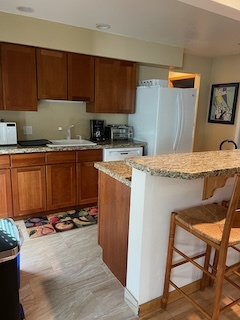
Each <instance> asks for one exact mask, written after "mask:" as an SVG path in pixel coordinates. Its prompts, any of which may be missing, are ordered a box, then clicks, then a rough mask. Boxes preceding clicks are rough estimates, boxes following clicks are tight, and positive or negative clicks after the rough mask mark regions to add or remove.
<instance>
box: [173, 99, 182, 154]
mask: <svg viewBox="0 0 240 320" xmlns="http://www.w3.org/2000/svg"><path fill="white" fill-rule="evenodd" d="M182 107H183V106H182V101H181V102H180V97H179V94H178V95H177V128H176V135H175V139H174V143H173V151H174V152H176V150H177V148H178V145H179V142H180V138H181V132H182V123H183V119H182V117H183V110H182Z"/></svg>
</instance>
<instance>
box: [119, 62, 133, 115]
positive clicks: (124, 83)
mask: <svg viewBox="0 0 240 320" xmlns="http://www.w3.org/2000/svg"><path fill="white" fill-rule="evenodd" d="M117 75H118V80H117V88H118V91H117V108H118V112H119V113H134V112H135V95H136V63H134V62H128V61H119V63H118V72H117Z"/></svg>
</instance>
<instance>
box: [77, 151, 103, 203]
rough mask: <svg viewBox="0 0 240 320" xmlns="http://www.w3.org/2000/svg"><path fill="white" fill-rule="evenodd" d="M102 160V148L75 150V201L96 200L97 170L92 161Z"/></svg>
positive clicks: (94, 201) (90, 201) (93, 201)
mask: <svg viewBox="0 0 240 320" xmlns="http://www.w3.org/2000/svg"><path fill="white" fill-rule="evenodd" d="M97 161H102V150H84V151H77V203H78V205H82V204H90V203H96V202H97V200H98V170H97V169H96V168H94V162H97Z"/></svg>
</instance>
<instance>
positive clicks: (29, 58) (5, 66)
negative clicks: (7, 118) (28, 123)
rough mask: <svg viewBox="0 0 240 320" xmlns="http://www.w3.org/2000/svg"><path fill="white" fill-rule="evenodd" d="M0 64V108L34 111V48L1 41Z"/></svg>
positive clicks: (35, 79) (35, 86)
mask: <svg viewBox="0 0 240 320" xmlns="http://www.w3.org/2000/svg"><path fill="white" fill-rule="evenodd" d="M0 65H1V69H0V108H1V109H3V110H14V111H36V110H37V78H36V56H35V48H33V47H29V46H23V45H17V44H8V43H1V44H0Z"/></svg>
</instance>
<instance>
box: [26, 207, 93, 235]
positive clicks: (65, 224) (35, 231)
mask: <svg viewBox="0 0 240 320" xmlns="http://www.w3.org/2000/svg"><path fill="white" fill-rule="evenodd" d="M97 218H98V208H97V207H88V208H83V209H79V210H70V211H66V212H59V213H56V214H51V215H48V216H39V217H33V218H29V219H27V220H24V223H25V227H26V229H27V232H28V235H29V238H37V237H41V236H45V235H48V234H53V233H56V232H63V231H67V230H71V229H74V228H82V227H86V226H89V225H92V224H96V223H97Z"/></svg>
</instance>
